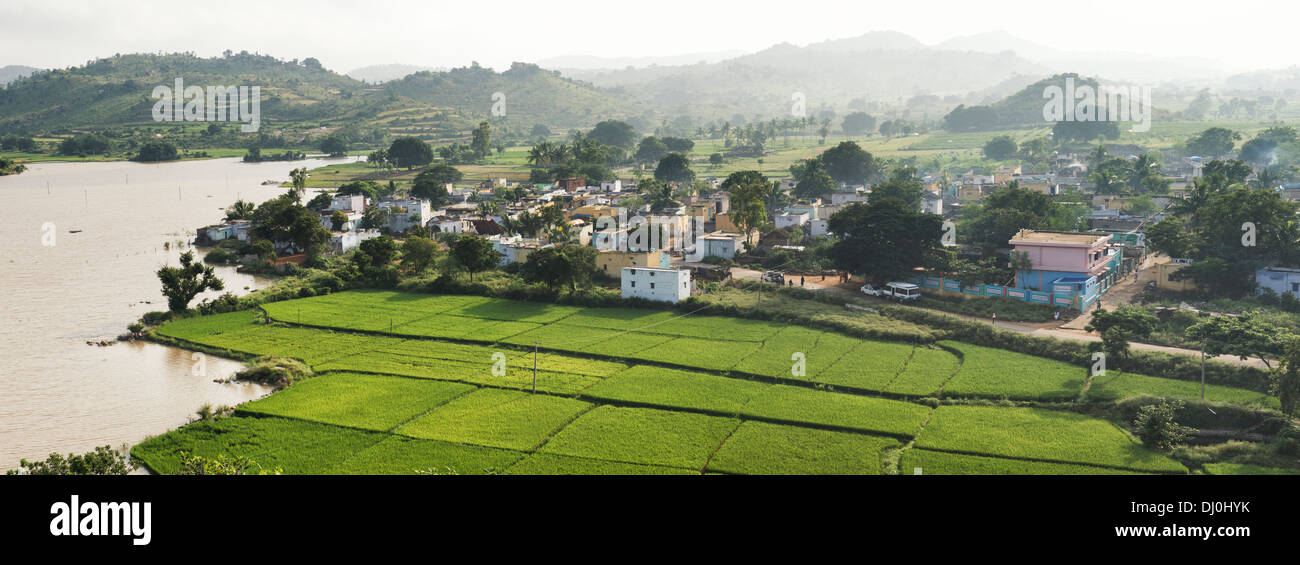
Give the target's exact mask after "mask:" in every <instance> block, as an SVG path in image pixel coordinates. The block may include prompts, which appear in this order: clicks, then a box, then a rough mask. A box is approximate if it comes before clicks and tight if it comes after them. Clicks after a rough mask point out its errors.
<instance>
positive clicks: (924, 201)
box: [921, 190, 943, 216]
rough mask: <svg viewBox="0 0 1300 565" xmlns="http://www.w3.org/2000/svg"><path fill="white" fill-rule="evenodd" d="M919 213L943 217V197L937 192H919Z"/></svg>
mask: <svg viewBox="0 0 1300 565" xmlns="http://www.w3.org/2000/svg"><path fill="white" fill-rule="evenodd" d="M921 211H922V212H924V213H926V214H934V215H937V216H942V215H943V197H942V196H940V195H939V193H937V192H933V191H929V190H925V191H922V192H921Z"/></svg>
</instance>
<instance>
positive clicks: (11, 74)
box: [0, 65, 40, 86]
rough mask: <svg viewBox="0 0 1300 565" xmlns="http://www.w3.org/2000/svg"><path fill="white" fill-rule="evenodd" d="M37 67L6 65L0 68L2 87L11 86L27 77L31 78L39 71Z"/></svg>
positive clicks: (0, 83) (0, 84)
mask: <svg viewBox="0 0 1300 565" xmlns="http://www.w3.org/2000/svg"><path fill="white" fill-rule="evenodd" d="M39 70H40V69H38V68H36V67H28V66H26V65H5V66H3V67H0V86H4V85H6V84H9V83H11V82H13V81H15V80H18V79H20V78H23V77H25V76H31V74H32V73H34V72H36V71H39Z"/></svg>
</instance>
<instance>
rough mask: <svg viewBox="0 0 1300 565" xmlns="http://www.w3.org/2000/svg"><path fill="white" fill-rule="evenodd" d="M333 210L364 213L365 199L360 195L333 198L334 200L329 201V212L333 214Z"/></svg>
mask: <svg viewBox="0 0 1300 565" xmlns="http://www.w3.org/2000/svg"><path fill="white" fill-rule="evenodd" d="M335 210H339V211H342V212H348V211H352V212H357V213H361V212H365V211H366V197H365V196H362V195H360V194H345V195H343V196H335V197H334V198H331V199H330V211H331V212H333V211H335Z"/></svg>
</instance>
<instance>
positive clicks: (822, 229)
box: [808, 220, 831, 237]
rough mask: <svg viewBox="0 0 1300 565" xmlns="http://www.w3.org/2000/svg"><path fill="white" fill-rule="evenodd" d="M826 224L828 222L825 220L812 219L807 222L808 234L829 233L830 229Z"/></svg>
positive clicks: (817, 235)
mask: <svg viewBox="0 0 1300 565" xmlns="http://www.w3.org/2000/svg"><path fill="white" fill-rule="evenodd" d="M828 224H829V222H827V221H826V220H813V221H811V222H808V235H811V236H813V237H819V236H823V235H826V234H828V233H830V231H831V230H830V228H829V226H828Z"/></svg>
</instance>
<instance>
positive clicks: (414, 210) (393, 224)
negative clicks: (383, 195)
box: [376, 198, 433, 232]
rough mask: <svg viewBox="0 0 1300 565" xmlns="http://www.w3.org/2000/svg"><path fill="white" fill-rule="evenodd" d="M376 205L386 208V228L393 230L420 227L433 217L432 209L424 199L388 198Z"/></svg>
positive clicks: (401, 230) (400, 230) (399, 230)
mask: <svg viewBox="0 0 1300 565" xmlns="http://www.w3.org/2000/svg"><path fill="white" fill-rule="evenodd" d="M376 206H379V207H380V208H384V209H386V210H388V229H389V230H390V231H393V232H403V231H406V230H408V229H411V228H422V227H424V226H425V224H427V223H429V220H431V219H433V209H432V207H431V206H430V204H429V201H428V200H424V199H416V198H412V199H405V200H388V201H384V202H380V203H379V204H376Z"/></svg>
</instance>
